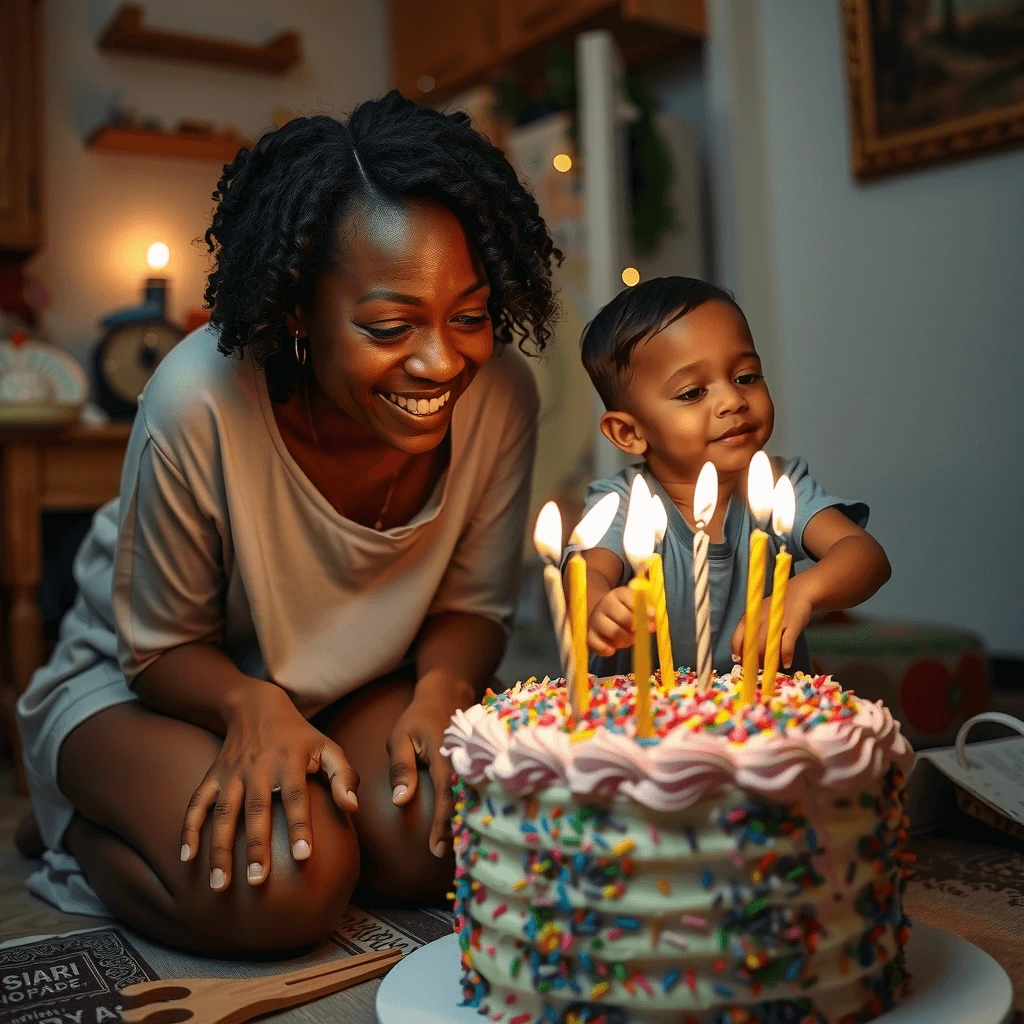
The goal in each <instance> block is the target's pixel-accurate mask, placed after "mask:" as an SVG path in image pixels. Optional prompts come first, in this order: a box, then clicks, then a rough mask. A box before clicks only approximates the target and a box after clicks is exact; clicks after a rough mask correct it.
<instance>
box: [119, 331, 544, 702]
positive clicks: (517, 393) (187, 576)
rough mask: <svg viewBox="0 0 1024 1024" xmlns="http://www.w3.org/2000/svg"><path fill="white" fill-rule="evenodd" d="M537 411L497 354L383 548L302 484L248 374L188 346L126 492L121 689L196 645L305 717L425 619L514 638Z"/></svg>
mask: <svg viewBox="0 0 1024 1024" xmlns="http://www.w3.org/2000/svg"><path fill="white" fill-rule="evenodd" d="M537 407H538V401H537V390H536V385H535V382H534V378H533V374H532V371H531V370H530V368H529V366H528V365H527V363H526V360H525V358H524V357H523V356H522V355H520V354H519V353H518V352H517V351H515V350H509V349H507V348H506V349H500V348H499V349H497V350H496V351H495V354H494V356H493V357H492V358H491V360H490V361H489V362H488V363H487V364H485V365H484V366H483V367H482V368H481V370H480V371H479V373H478V374H477V376H476V379H475V380H474V381H473V383H472V384H471V385H470V386H469V388H468V389H467V390H466V392H465V394H463V395H462V397H461V398H460V399H459V400H458V402H457V403H456V405H455V407H454V410H453V413H452V425H451V459H450V462H449V465H448V468H447V470H445V472H444V473H443V475H442V476H441V478H440V479H439V481H438V483H437V484H436V486H435V488H434V491H433V493H432V494H431V495H430V497H429V498H428V500H427V503H426V505H425V506H424V508H423V509H422V511H420V512H419V513H418V514H417V515H416V516H414V517H413V519H412V520H411V521H410V522H409V523H408V524H407V525H405V526H399V527H395V528H393V529H389V530H383V531H379V532H378V531H376V530H373V529H371V528H370V527H367V526H362V525H360V524H358V523H354V522H352V521H351V520H349V519H345V518H344V517H343V516H341V515H339V513H338V512H337V511H335V509H334V508H332V507H331V505H330V504H329V503H328V502H327V500H326V499H325V498H324V497H323V496H322V495H321V494H320V492H319V491H317V490H316V488H315V487H314V486H313V485H312V484H311V483H310V481H309V480H308V478H307V477H306V476H305V475H304V474H303V472H302V470H301V469H300V468H299V467H298V465H297V464H296V462H295V460H294V459H293V458H292V457H291V455H290V454H289V452H288V449H287V448H286V447H285V444H284V441H283V440H282V438H281V435H280V433H279V431H278V428H277V424H276V421H275V419H274V413H273V409H272V407H271V402H270V398H269V395H268V393H267V387H266V382H265V380H264V377H263V374H262V373H261V372H259V371H258V370H256V369H255V367H254V366H253V364H252V361H251V359H249V358H248V357H246V358H243V359H235V358H228V357H225V356H223V355H221V354H220V353H218V352H217V350H216V338H215V335H214V334H213V333H212V332H211V331H209V330H208V329H203V330H200V331H197V332H194V333H193V334H191V335H190V336H189V337H188V338H186V339H185V340H184V341H182V342H181V344H180V345H178V346H177V347H176V348H175V349H174V350H173V351H172V352H171V353H170V355H169V356H168V357H167V358H166V359H165V360H164V362H163V363H162V364H161V366H160V368H159V370H158V372H157V373H156V375H155V376H154V377H153V379H152V380H151V381H150V383H149V385H148V386H147V387H146V390H145V393H144V394H143V397H142V401H141V403H140V407H139V415H138V419H137V421H136V424H135V428H134V430H133V431H132V436H131V441H130V443H129V446H128V453H127V456H126V459H125V466H124V472H123V475H122V478H121V528H120V534H119V540H118V544H117V552H116V556H115V560H114V575H113V609H114V619H115V622H116V624H117V633H118V654H119V659H120V663H121V669H122V671H123V672H124V674H125V677H126V678H127V679H128V680H129V682H130V681H131V680H132V679H133V678H134V677H135V676H137V675H138V674H139V673H140V672H141V671H142V670H143V669H144V668H146V666H147V665H149V664H150V663H151V662H152V661H154V660H155V659H156V658H158V657H159V656H160V655H161V653H163V652H164V651H166V650H167V649H168V648H170V647H175V646H177V645H179V644H184V643H189V642H193V641H206V642H210V643H215V644H218V645H221V646H223V648H224V650H225V651H226V652H227V653H228V654H229V655H230V656H231V657H232V659H233V660H234V661H235V662H236V663H237V664H238V666H239V667H240V668H241V669H242V670H243V671H244V672H246V673H247V674H249V675H253V676H257V677H259V678H267V679H272V680H274V681H275V682H276V683H278V684H280V685H281V686H283V687H284V688H285V689H286V690H288V692H289V693H290V694H291V695H292V697H293V699H294V701H295V703H296V705H297V706H298V707H299V708H300V710H302V711H303V712H304V713H305V714H307V715H308V714H311V713H313V712H314V711H316V710H318V709H319V708H321V707H324V706H325V705H327V704H329V703H330V702H331V701H333V700H336V699H337V698H338V697H340V696H342V695H343V694H346V693H348V692H349V691H351V690H354V689H355V688H356V687H358V686H361V685H362V684H363V683H366V682H368V681H369V680H371V679H375V678H377V677H378V676H381V675H384V674H385V673H388V672H390V671H392V670H394V669H395V668H397V667H398V666H399V664H400V663H401V662H402V661H403V659H404V658H405V657H406V654H407V652H408V651H409V648H410V646H411V645H412V643H413V641H414V639H415V638H416V634H417V633H418V632H419V629H420V627H421V626H422V624H423V620H424V618H425V617H426V616H427V615H430V614H432V613H434V612H443V611H458V612H470V613H474V614H477V615H482V616H484V617H486V618H488V619H493V620H494V621H496V622H500V623H501V624H503V625H504V626H505V627H506V628H508V626H509V624H510V622H511V618H512V613H513V610H514V605H515V599H516V591H517V582H518V577H519V573H518V568H519V560H520V553H521V551H522V544H523V529H524V525H525V518H526V513H527V505H528V502H529V485H530V473H531V467H532V462H533V451H534V443H535V436H536V422H537Z"/></svg>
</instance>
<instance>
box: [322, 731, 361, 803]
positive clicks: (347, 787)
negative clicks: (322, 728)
mask: <svg viewBox="0 0 1024 1024" xmlns="http://www.w3.org/2000/svg"><path fill="white" fill-rule="evenodd" d="M316 760H317V762H318V763H319V765H320V771H322V772H323V773H324V774H325V775H326V776H327V780H328V781H329V782H330V784H331V797H332V798H333V800H334V802H335V804H337V806H338V807H340V808H341V809H342V810H343V811H348V813H349V814H355V812H356V811H357V810H359V800H358V799H357V797H356V790H357V789H358V788H359V773H358V772H357V771H356V770H355V769H354V768H353V767H352V765H350V764H349V763H348V758H347V757H345V752H344V751H343V750H342V749H341V747H339V746H338V744H337V743H335V742H334V741H333V740H329V739H328V738H327V737H326V736H324V737H323V747H322V748H321V750H320V752H319V754H318V755H317V757H316Z"/></svg>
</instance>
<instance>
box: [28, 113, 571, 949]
mask: <svg viewBox="0 0 1024 1024" xmlns="http://www.w3.org/2000/svg"><path fill="white" fill-rule="evenodd" d="M214 198H215V199H216V200H217V201H218V205H217V209H216V212H215V214H214V218H213V224H212V226H211V228H210V230H209V231H208V232H207V236H206V238H207V242H208V244H209V247H210V250H211V252H212V253H213V257H214V268H213V271H212V273H211V274H210V278H209V283H208V286H207V290H206V299H207V303H208V305H209V307H210V309H211V311H212V318H211V322H210V326H209V327H208V328H205V329H203V330H200V331H197V332H195V333H193V334H192V335H190V336H189V337H187V338H186V339H185V340H184V341H182V342H181V344H180V345H179V346H178V347H177V348H176V349H175V350H174V351H173V352H172V353H171V354H170V355H169V356H168V357H167V359H165V360H164V362H163V363H162V364H161V366H160V368H159V370H158V371H157V373H156V375H155V376H154V377H153V379H152V381H151V382H150V383H149V385H148V387H147V388H146V391H145V394H144V395H143V398H142V401H141V402H140V409H139V413H138V417H137V419H136V422H135V425H134V428H133V430H132V436H131V442H130V444H129V450H128V454H127V457H126V461H125V467H124V472H123V477H122V484H121V496H120V499H119V501H118V502H114V503H112V504H111V505H109V506H107V507H106V508H105V509H103V510H101V511H100V512H99V513H98V514H97V516H96V518H95V520H94V524H93V528H92V531H91V533H90V536H89V537H88V538H87V540H86V542H85V543H84V545H83V547H82V550H81V551H80V552H79V555H78V557H77V559H76V578H77V580H78V584H79V591H80V593H79V597H78V600H77V603H76V605H75V607H74V608H73V609H72V611H71V612H70V613H69V615H68V617H67V619H66V621H65V622H64V624H63V627H62V634H61V641H60V643H59V645H58V647H57V649H56V650H55V652H54V655H53V657H52V659H51V661H50V663H49V664H48V665H47V666H45V667H44V668H42V669H40V670H39V672H38V673H37V674H36V676H35V677H34V678H33V681H32V684H31V685H30V687H29V689H28V690H27V691H26V693H25V694H24V695H23V696H22V698H21V700H20V702H19V715H20V724H21V729H22V732H23V736H24V739H25V747H26V761H27V768H28V774H29V780H30V786H31V791H32V797H33V803H34V808H35V812H36V815H37V818H38V819H39V825H40V830H41V832H42V835H43V839H44V841H45V843H46V846H47V847H48V851H47V854H46V867H45V868H44V869H43V870H42V871H40V872H38V873H37V874H36V875H35V876H33V879H32V881H31V884H32V885H33V888H34V889H35V891H36V892H38V893H39V894H40V895H43V896H45V897H47V898H49V899H51V900H52V901H54V902H57V903H58V905H60V906H62V907H63V908H64V909H66V910H70V911H79V912H93V913H104V912H106V911H110V912H112V913H113V914H114V915H116V916H117V917H119V918H120V919H121V920H123V921H124V922H126V923H127V924H128V925H130V926H132V927H133V928H136V929H138V930H139V931H141V932H143V933H146V934H148V935H150V936H153V937H154V938H156V939H159V940H161V941H164V942H166V943H169V944H172V945H177V946H181V947H184V948H188V949H192V950H196V951H201V952H206V953H213V954H221V955H228V954H233V953H240V952H246V951H252V950H285V949H289V948H293V947H296V946H298V945H301V944H304V943H308V942H312V941H315V940H317V939H319V938H322V937H323V936H325V935H326V934H328V933H329V932H330V931H331V930H332V928H333V927H334V926H335V925H336V924H337V922H338V919H339V917H340V915H341V913H342V911H343V909H344V907H345V906H346V904H347V902H348V900H349V897H350V895H351V893H352V891H353V888H354V887H355V885H356V883H357V881H358V882H359V883H360V885H361V886H362V887H364V888H365V889H366V890H368V891H369V892H371V893H377V894H384V895H387V896H390V897H399V898H426V897H430V896H436V895H437V894H439V893H442V892H443V891H444V888H445V886H446V884H447V883H448V881H449V880H450V878H451V872H452V862H451V844H450V838H449V832H448V825H447V822H448V818H449V816H450V814H451V810H452V805H451V798H450V791H449V787H448V774H449V772H450V768H449V766H448V765H447V764H446V762H445V759H444V758H443V757H442V756H441V755H440V754H439V752H438V750H439V746H440V744H441V739H442V733H443V731H444V729H445V727H446V725H447V722H448V720H449V717H450V716H451V714H452V713H453V712H454V711H455V710H456V709H457V708H462V707H467V706H468V705H470V704H472V703H473V702H475V701H476V700H477V699H478V697H479V695H480V693H481V691H482V689H483V687H484V686H485V685H487V683H488V682H489V681H490V680H491V678H492V674H493V672H494V670H495V668H496V666H497V664H498V662H499V660H500V658H501V655H502V652H503V648H504V642H505V635H506V630H507V629H508V626H509V622H510V618H511V614H512V611H513V606H514V601H515V590H516V583H515V580H516V576H517V572H518V568H519V559H520V550H521V546H522V535H523V527H524V519H525V515H526V509H527V502H528V491H529V478H530V470H531V462H532V457H533V447H534V441H535V427H536V412H537V395H536V389H535V386H534V382H533V377H532V374H531V372H530V369H529V367H528V365H527V364H526V361H525V359H523V357H522V356H521V355H520V354H519V352H518V351H516V349H517V345H516V344H510V343H512V342H518V343H519V347H522V346H525V345H528V344H530V345H533V346H534V347H535V348H536V349H537V350H540V349H543V347H544V345H545V342H546V341H547V339H548V337H549V333H550V332H549V326H550V324H551V322H552V319H553V316H554V313H555V306H554V301H553V298H552V293H551V278H550V263H551V260H552V259H553V258H559V255H560V254H558V253H557V251H556V250H554V249H553V248H552V243H551V239H550V237H549V235H548V233H547V230H546V228H545V226H544V223H543V221H542V220H541V218H540V216H539V213H538V211H537V206H536V203H535V202H534V200H533V199H532V197H531V196H530V195H529V194H528V193H527V192H526V191H525V190H524V188H523V187H522V185H521V184H520V183H519V181H518V180H517V178H516V176H515V173H514V172H513V170H512V168H511V167H510V166H509V164H508V163H507V162H506V160H505V159H504V157H503V156H502V155H501V153H500V151H498V150H497V149H495V148H494V147H493V146H491V145H490V144H489V143H488V142H487V141H486V139H484V138H483V136H481V135H479V134H478V133H477V132H475V131H474V130H473V129H472V128H471V127H470V125H469V123H468V119H467V118H466V117H465V116H464V115H462V114H447V115H443V114H440V113H437V112H435V111H432V110H428V109H425V108H421V107H418V106H416V105H415V104H413V103H411V102H409V101H406V100H404V99H402V98H401V97H400V96H399V95H398V94H397V93H391V94H389V95H388V96H386V97H385V98H384V99H382V100H377V101H373V102H368V103H364V104H362V105H361V106H359V107H357V108H356V109H355V111H354V112H353V113H352V115H351V118H350V119H349V122H348V124H347V125H346V124H343V123H341V122H339V121H335V120H333V119H331V118H328V117H323V116H319V117H308V118H297V119H296V120H294V121H292V122H290V123H289V124H288V125H286V126H285V127H284V128H282V129H280V130H279V131H276V132H272V133H270V134H268V135H265V136H264V137H263V138H261V139H260V141H259V142H258V143H257V144H256V145H255V147H254V148H253V150H252V152H246V151H245V150H243V151H242V152H241V153H240V154H239V157H238V159H236V161H235V162H234V163H233V164H231V165H230V166H228V167H227V168H226V169H225V173H224V177H223V178H222V180H221V182H220V184H219V186H218V191H217V192H216V193H215V195H214Z"/></svg>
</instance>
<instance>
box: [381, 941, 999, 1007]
mask: <svg viewBox="0 0 1024 1024" xmlns="http://www.w3.org/2000/svg"><path fill="white" fill-rule="evenodd" d="M907 967H908V969H909V970H910V973H911V974H912V975H913V976H914V980H913V982H912V985H911V993H910V995H909V996H908V997H907V998H906V999H902V1000H900V1002H899V1004H898V1005H897V1006H896V1007H895V1008H894V1009H892V1010H890V1011H889V1012H888V1013H884V1014H882V1016H881V1017H876V1018H875V1022H876V1024H965V1022H966V1021H970V1022H971V1024H1004V1021H1005V1020H1006V1019H1007V1018H1008V1017H1009V1015H1010V1011H1011V1009H1012V1004H1013V989H1012V987H1011V985H1010V979H1009V978H1008V977H1007V976H1006V972H1005V971H1004V970H1003V969H1002V967H1000V966H999V964H997V963H996V962H995V960H993V959H992V957H990V956H989V955H988V953H985V952H983V951H982V950H980V949H978V947H977V946H975V945H972V944H971V943H970V942H968V941H967V940H966V939H961V938H960V937H959V936H957V935H953V934H952V933H951V932H946V931H943V930H942V929H941V928H932V927H930V926H929V925H926V924H915V925H914V926H913V930H912V931H911V933H910V943H909V945H908V947H907ZM459 976H460V967H459V939H458V936H457V935H454V934H453V935H446V936H445V937H444V938H443V939H437V940H436V941H435V942H431V943H429V944H428V945H426V946H421V947H420V948H419V949H417V950H416V952H414V953H410V954H409V956H407V957H406V958H405V959H404V960H402V961H401V962H400V963H399V964H398V965H397V966H396V967H395V968H393V969H392V971H391V973H390V974H388V975H387V977H386V978H385V979H384V980H383V981H382V982H381V984H380V988H379V989H377V1020H378V1021H379V1022H380V1024H482V1022H485V1021H486V1019H487V1018H486V1017H482V1016H481V1015H480V1014H479V1013H478V1012H477V1011H476V1010H474V1009H472V1008H470V1007H468V1006H459V1005H458V1004H459V1003H460V1002H462V986H461V985H460V984H459Z"/></svg>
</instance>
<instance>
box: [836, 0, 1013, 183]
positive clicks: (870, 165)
mask: <svg viewBox="0 0 1024 1024" xmlns="http://www.w3.org/2000/svg"><path fill="white" fill-rule="evenodd" d="M841 2H842V11H843V28H844V34H845V38H846V62H847V74H848V78H849V94H850V115H851V117H850V121H851V134H852V137H851V155H852V159H853V173H854V175H855V176H856V177H857V178H859V179H860V180H862V181H864V180H867V179H870V178H877V177H879V176H881V175H885V174H893V173H896V172H898V171H906V170H910V169H912V168H915V167H921V166H922V165H926V164H932V163H936V162H939V161H943V160H952V159H955V158H958V157H964V156H971V155H973V154H976V153H981V152H986V151H991V150H995V149H1001V148H1004V147H1007V146H1013V145H1021V144H1024V0H841Z"/></svg>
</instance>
